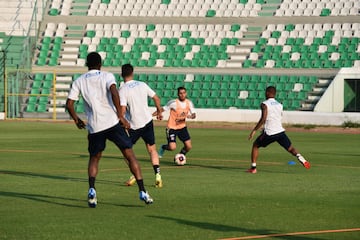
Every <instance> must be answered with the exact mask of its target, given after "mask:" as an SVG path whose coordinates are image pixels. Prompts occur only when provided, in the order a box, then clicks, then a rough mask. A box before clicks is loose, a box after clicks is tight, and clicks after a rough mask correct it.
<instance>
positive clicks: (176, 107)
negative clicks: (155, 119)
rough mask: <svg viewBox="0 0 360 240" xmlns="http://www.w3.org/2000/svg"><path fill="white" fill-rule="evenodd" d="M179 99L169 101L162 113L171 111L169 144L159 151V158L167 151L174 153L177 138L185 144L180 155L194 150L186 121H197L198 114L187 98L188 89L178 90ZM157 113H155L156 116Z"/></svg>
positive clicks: (181, 88) (167, 131)
mask: <svg viewBox="0 0 360 240" xmlns="http://www.w3.org/2000/svg"><path fill="white" fill-rule="evenodd" d="M177 92H178V98H177V99H174V100H171V101H169V102H168V103H167V104H166V106H164V107H163V108H162V109H161V111H162V112H163V111H168V110H170V116H169V119H168V123H167V129H166V136H167V141H168V143H167V144H164V145H162V146H161V148H160V149H159V157H160V158H161V157H162V156H163V154H164V151H165V150H168V151H173V150H175V149H176V137H178V138H179V139H180V140H181V141H182V142H183V143H184V147H183V148H182V149H181V151H180V153H182V154H184V155H186V153H188V152H189V151H190V149H191V148H192V145H191V139H190V135H189V132H188V130H187V127H186V119H187V118H189V119H195V118H196V112H195V109H194V105H193V103H192V102H191V101H190V100H189V99H187V98H186V88H184V87H179V88H178V89H177ZM156 114H157V112H154V113H153V115H154V116H155V115H156Z"/></svg>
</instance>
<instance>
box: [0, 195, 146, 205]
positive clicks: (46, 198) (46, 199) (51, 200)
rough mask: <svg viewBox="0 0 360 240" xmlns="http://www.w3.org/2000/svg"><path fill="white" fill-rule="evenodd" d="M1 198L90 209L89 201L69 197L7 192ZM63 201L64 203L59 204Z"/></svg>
mask: <svg viewBox="0 0 360 240" xmlns="http://www.w3.org/2000/svg"><path fill="white" fill-rule="evenodd" d="M0 196H4V197H10V198H22V199H27V200H31V201H36V202H43V203H48V204H54V205H59V206H64V207H72V208H89V207H88V206H87V200H85V199H84V200H82V199H76V198H69V197H60V196H50V195H45V194H31V193H19V192H6V191H0ZM58 201H62V202H58ZM64 201H66V202H74V203H76V204H71V203H65V202H64ZM101 205H112V206H118V207H126V208H129V207H143V206H141V205H136V204H131V205H130V204H116V203H109V202H104V201H101Z"/></svg>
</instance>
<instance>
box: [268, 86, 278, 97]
mask: <svg viewBox="0 0 360 240" xmlns="http://www.w3.org/2000/svg"><path fill="white" fill-rule="evenodd" d="M265 95H266V99H268V98H274V97H275V95H276V88H275V87H274V86H269V87H267V88H266V91H265Z"/></svg>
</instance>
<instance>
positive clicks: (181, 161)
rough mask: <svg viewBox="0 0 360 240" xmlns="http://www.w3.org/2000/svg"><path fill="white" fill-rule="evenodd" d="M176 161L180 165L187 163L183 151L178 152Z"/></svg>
mask: <svg viewBox="0 0 360 240" xmlns="http://www.w3.org/2000/svg"><path fill="white" fill-rule="evenodd" d="M174 163H175V164H176V165H179V166H183V165H185V164H186V157H185V155H184V154H182V153H178V154H176V155H175V157H174Z"/></svg>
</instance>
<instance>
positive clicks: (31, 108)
mask: <svg viewBox="0 0 360 240" xmlns="http://www.w3.org/2000/svg"><path fill="white" fill-rule="evenodd" d="M35 110H36V105H35V103H29V104H28V105H27V106H26V112H35Z"/></svg>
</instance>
